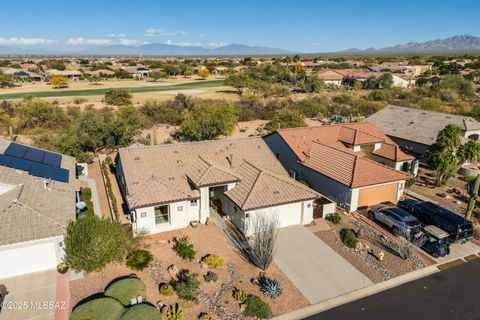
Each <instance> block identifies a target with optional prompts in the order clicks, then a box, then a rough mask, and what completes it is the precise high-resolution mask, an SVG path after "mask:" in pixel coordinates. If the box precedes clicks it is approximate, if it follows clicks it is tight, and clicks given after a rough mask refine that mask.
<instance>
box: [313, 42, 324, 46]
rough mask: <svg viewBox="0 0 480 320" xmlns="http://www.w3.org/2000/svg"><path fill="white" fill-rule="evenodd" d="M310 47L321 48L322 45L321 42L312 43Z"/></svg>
mask: <svg viewBox="0 0 480 320" xmlns="http://www.w3.org/2000/svg"><path fill="white" fill-rule="evenodd" d="M312 46H323V43H321V42H313V43H312Z"/></svg>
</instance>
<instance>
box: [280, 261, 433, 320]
mask: <svg viewBox="0 0 480 320" xmlns="http://www.w3.org/2000/svg"><path fill="white" fill-rule="evenodd" d="M439 271H440V270H438V268H437V267H436V266H430V267H425V268H423V269H420V270H416V271H412V272H409V273H406V274H404V275H401V276H398V277H395V278H393V279H390V280H387V281H383V282H380V283H377V284H374V285H372V286H369V287H366V288H362V289H358V290H354V291H351V292H349V293H346V294H344V295H341V296H338V297H334V298H331V299H328V300H325V301H322V302H319V303H316V304H313V305H310V306H307V307H305V308H302V309H298V310H294V311H292V312H289V313H286V314H282V315H279V316H277V317H274V318H273V319H274V320H296V319H303V318H305V317H309V316H312V315H315V314H317V313H320V312H323V311H326V310H328V309H332V308H335V307H338V306H340V305H342V304H345V303H349V302H352V301H355V300H358V299H361V298H365V297H368V296H371V295H373V294H376V293H379V292H382V291H384V290H387V289H391V288H394V287H397V286H399V285H402V284H405V283H407V282H410V281H414V280H417V279H420V278H423V277H426V276H429V275H431V274H434V273H436V272H439Z"/></svg>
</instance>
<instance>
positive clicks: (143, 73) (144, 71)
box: [122, 66, 149, 79]
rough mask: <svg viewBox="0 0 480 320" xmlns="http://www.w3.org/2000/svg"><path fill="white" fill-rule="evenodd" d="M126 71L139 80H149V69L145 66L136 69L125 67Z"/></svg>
mask: <svg viewBox="0 0 480 320" xmlns="http://www.w3.org/2000/svg"><path fill="white" fill-rule="evenodd" d="M122 69H124V70H125V71H127V72H128V73H129V74H130V75H131V76H132V77H134V78H137V79H143V78H147V77H148V75H149V70H148V67H143V66H135V67H130V66H127V67H123V68H122Z"/></svg>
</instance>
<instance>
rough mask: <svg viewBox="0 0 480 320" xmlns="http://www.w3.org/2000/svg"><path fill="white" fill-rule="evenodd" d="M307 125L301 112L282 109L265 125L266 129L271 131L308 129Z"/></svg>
mask: <svg viewBox="0 0 480 320" xmlns="http://www.w3.org/2000/svg"><path fill="white" fill-rule="evenodd" d="M306 126H307V124H306V123H305V120H304V119H303V115H302V114H301V113H300V111H298V110H295V109H287V108H284V109H281V110H278V111H277V112H276V113H275V115H274V116H273V117H272V120H270V122H268V123H267V124H266V125H265V128H266V129H268V130H270V131H275V130H277V129H283V128H297V127H306Z"/></svg>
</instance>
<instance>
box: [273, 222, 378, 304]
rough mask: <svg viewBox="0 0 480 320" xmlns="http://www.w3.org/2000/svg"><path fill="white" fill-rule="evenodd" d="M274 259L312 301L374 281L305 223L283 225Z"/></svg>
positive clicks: (318, 300) (322, 299) (343, 292)
mask: <svg viewBox="0 0 480 320" xmlns="http://www.w3.org/2000/svg"><path fill="white" fill-rule="evenodd" d="M277 246H278V249H277V252H276V254H275V258H274V260H275V262H276V263H277V265H278V266H279V267H280V269H281V270H282V271H283V272H284V273H285V274H286V275H287V276H288V277H289V278H290V280H291V281H292V282H294V283H295V285H296V286H297V288H298V289H299V290H300V291H301V292H302V293H303V294H304V295H305V297H307V299H308V300H309V301H310V303H318V302H321V301H324V300H328V299H330V298H333V297H336V296H339V295H342V294H345V293H347V292H350V291H353V290H356V289H360V288H363V287H367V286H370V285H372V284H373V282H372V281H370V280H369V279H368V278H367V277H366V276H364V275H363V274H362V273H361V272H360V271H358V270H357V269H355V267H354V266H352V265H351V264H350V263H349V262H348V261H347V260H345V259H344V258H343V257H342V256H340V255H339V254H338V253H336V252H335V251H334V250H333V249H332V248H330V247H329V246H328V245H326V244H325V243H324V242H323V241H322V240H320V239H319V238H317V237H315V235H314V234H313V233H311V232H310V231H309V230H307V229H306V228H305V227H303V226H291V227H286V228H282V229H280V232H279V234H278V244H277Z"/></svg>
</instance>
